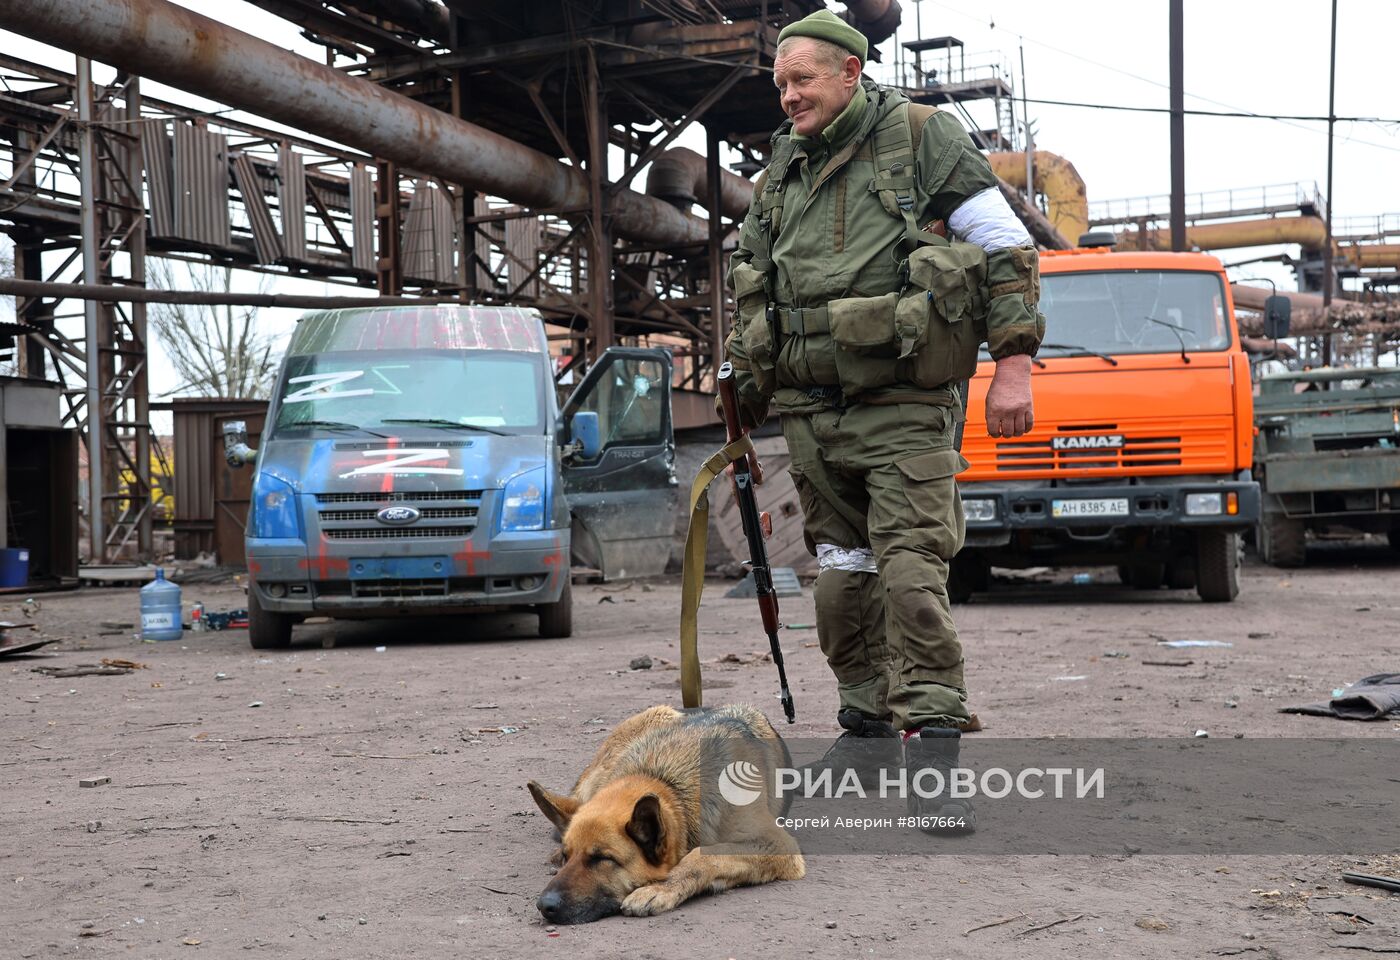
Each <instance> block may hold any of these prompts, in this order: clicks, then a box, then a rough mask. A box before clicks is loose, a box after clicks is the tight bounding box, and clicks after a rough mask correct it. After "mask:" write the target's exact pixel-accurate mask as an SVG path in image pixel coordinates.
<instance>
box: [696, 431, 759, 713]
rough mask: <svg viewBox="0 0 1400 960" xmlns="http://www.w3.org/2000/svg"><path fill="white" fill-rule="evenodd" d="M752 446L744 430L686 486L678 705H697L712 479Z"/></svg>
mask: <svg viewBox="0 0 1400 960" xmlns="http://www.w3.org/2000/svg"><path fill="white" fill-rule="evenodd" d="M752 449H753V441H752V440H751V439H749V435H748V434H747V433H746V434H744V435H743V436H742V437H740V438H739V439H738V440H734V441H731V442H730V443H728V444H726V445H725V447H724V448H723V449H722V450H720V451H719V452H718V453H716V454H714V456H712V457H710V459H708V460H706V461H705V463H704V465H703V466H702V467H701V468H700V472H699V473H697V474H696V475H695V482H694V483H692V484H691V485H690V527H689V529H687V530H686V534H685V555H684V560H683V562H682V565H681V705H682V706H686V707H698V706H700V705H701V700H702V692H701V685H700V650H699V644H698V639H697V638H698V633H699V616H700V594H701V593H702V592H703V591H704V589H705V548H706V546H707V544H708V541H709V532H710V530H709V521H710V498H709V495H708V493H707V491H708V490H709V488H710V484H711V483H714V481H715V478H716V477H718V476H719V475H720V474H721V473H723V472H724V469H725V467H728V466H729V465H730V464H731V463H733V462H734V461H735V460H738V459H739V458H740V457H742V456H744V455H745V454H747V453H748V452H749V451H751V450H752Z"/></svg>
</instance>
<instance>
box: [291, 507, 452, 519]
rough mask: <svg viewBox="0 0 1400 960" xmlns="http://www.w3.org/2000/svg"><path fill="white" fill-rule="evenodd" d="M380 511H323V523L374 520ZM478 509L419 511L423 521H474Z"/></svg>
mask: <svg viewBox="0 0 1400 960" xmlns="http://www.w3.org/2000/svg"><path fill="white" fill-rule="evenodd" d="M378 513H379V511H378V510H321V511H320V512H319V515H320V517H321V520H322V521H331V522H335V523H345V522H347V521H355V520H373V519H374V518H375V515H376V514H378ZM476 513H477V508H476V507H424V508H423V509H421V510H419V519H422V520H474V519H476Z"/></svg>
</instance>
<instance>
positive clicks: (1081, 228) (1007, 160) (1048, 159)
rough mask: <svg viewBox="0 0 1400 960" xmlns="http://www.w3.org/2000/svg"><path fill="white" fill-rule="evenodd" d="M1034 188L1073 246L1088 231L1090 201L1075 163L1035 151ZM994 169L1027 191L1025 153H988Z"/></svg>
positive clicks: (1053, 221)
mask: <svg viewBox="0 0 1400 960" xmlns="http://www.w3.org/2000/svg"><path fill="white" fill-rule="evenodd" d="M1031 156H1032V157H1033V158H1034V159H1035V185H1034V189H1035V191H1036V192H1037V193H1043V194H1044V195H1045V203H1046V206H1047V207H1049V211H1048V216H1049V218H1050V223H1051V225H1052V226H1054V228H1055V229H1056V230H1058V231H1059V232H1060V236H1062V237H1064V238H1065V239H1066V240H1068V241H1069V242H1070V243H1078V242H1079V238H1080V237H1081V236H1083V235H1084V233H1085V232H1087V231H1088V229H1089V198H1088V195H1087V194H1086V193H1085V192H1084V178H1083V177H1081V176H1080V175H1079V171H1078V170H1076V169H1074V164H1072V163H1070V162H1069V161H1068V160H1066V159H1065V158H1064V157H1061V156H1059V155H1058V154H1054V153H1051V152H1049V151H1048V150H1035V151H1033V152H1032V154H1031ZM987 159H988V160H989V161H991V164H992V170H994V171H995V172H996V175H997V176H998V177H1001V179H1003V180H1005V181H1006V182H1007V183H1009V184H1011V185H1012V186H1013V187H1016V188H1017V189H1019V190H1024V189H1026V155H1025V153H1023V152H1020V151H1016V152H997V153H989V154H987Z"/></svg>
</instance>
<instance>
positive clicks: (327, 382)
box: [282, 370, 374, 404]
mask: <svg viewBox="0 0 1400 960" xmlns="http://www.w3.org/2000/svg"><path fill="white" fill-rule="evenodd" d="M364 375H365V372H364V371H363V370H343V371H341V372H340V373H308V374H306V375H305V376H302V377H289V378H288V379H287V386H289V387H290V386H291V385H292V384H294V383H305V384H310V386H306V387H302V388H301V389H300V390H298V391H296V392H295V393H289V394H287V395H286V396H285V397H283V398H282V402H283V403H284V404H286V403H304V402H305V401H307V400H330V399H333V398H335V397H370V396H373V395H374V390H373V389H368V388H367V389H364V390H341V391H338V392H333V391H335V388H336V387H338V386H340V385H341V384H342V383H349V382H350V381H351V380H357V379H359V378H360V377H363V376H364Z"/></svg>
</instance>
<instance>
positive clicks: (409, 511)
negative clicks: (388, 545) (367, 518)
mask: <svg viewBox="0 0 1400 960" xmlns="http://www.w3.org/2000/svg"><path fill="white" fill-rule="evenodd" d="M421 516H422V514H421V513H419V512H418V510H417V508H416V507H385V508H384V509H383V510H380V511H379V512H378V513H376V514H375V518H376V519H377V520H378V521H379V522H380V523H387V524H388V525H389V526H391V527H401V526H403V525H404V524H406V523H412V522H413V521H415V520H417V519H418V518H419V517H421Z"/></svg>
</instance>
